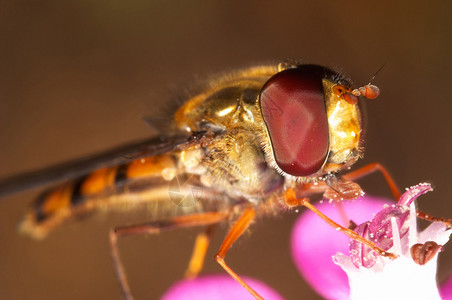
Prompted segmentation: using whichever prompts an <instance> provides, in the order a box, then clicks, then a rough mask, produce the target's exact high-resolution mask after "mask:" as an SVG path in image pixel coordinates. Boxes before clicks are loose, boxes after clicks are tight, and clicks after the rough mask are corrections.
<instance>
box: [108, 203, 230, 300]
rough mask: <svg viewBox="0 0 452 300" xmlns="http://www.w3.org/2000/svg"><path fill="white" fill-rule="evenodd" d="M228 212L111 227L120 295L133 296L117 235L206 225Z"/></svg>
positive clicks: (221, 219) (111, 242)
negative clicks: (120, 253)
mask: <svg viewBox="0 0 452 300" xmlns="http://www.w3.org/2000/svg"><path fill="white" fill-rule="evenodd" d="M227 216H228V213H219V212H207V213H202V214H194V215H187V216H180V217H176V218H172V219H169V220H166V221H156V222H149V223H144V224H137V225H130V226H124V227H118V228H113V229H111V230H110V247H111V255H112V258H113V263H114V267H115V272H116V276H117V278H118V281H119V284H120V286H121V292H122V296H123V298H124V299H126V300H132V299H133V296H132V293H131V291H130V286H129V283H128V281H127V276H126V273H125V270H124V265H123V264H122V261H121V257H120V255H119V250H118V237H121V236H130V235H137V234H156V233H160V232H163V231H168V230H171V229H178V228H184V227H192V226H208V225H212V224H215V223H219V222H221V221H223V220H224V219H225V218H226V217H227Z"/></svg>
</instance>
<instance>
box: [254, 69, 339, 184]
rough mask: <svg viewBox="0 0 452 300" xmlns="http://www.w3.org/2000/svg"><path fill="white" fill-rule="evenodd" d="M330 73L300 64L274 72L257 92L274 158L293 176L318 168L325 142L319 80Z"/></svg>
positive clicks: (323, 155)
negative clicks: (258, 92) (259, 91)
mask: <svg viewBox="0 0 452 300" xmlns="http://www.w3.org/2000/svg"><path fill="white" fill-rule="evenodd" d="M325 72H328V73H330V72H332V71H330V70H328V69H326V68H323V67H320V66H315V65H304V66H300V67H298V68H294V69H287V70H284V71H282V72H279V73H277V74H275V75H274V76H273V77H271V78H270V79H269V80H268V81H267V82H266V83H265V85H264V87H263V88H262V90H261V93H260V106H261V110H262V115H263V118H264V122H265V124H266V126H267V130H268V133H269V135H270V140H271V145H272V148H273V154H274V157H275V161H276V163H277V165H278V166H279V168H280V169H281V170H283V171H284V172H286V173H288V174H290V175H293V176H309V175H312V174H314V173H316V172H317V171H319V170H320V168H322V166H323V164H324V162H325V160H326V158H327V155H328V144H329V133H328V117H327V114H326V108H325V100H324V96H323V83H322V79H323V78H325V77H326V75H325Z"/></svg>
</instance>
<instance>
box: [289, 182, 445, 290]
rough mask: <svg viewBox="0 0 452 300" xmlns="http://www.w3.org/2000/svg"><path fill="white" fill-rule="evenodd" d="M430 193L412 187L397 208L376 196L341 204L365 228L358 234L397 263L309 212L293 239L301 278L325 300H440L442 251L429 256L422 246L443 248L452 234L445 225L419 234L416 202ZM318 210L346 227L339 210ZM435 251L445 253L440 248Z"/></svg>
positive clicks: (423, 186) (322, 207) (422, 187)
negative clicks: (438, 271)
mask: <svg viewBox="0 0 452 300" xmlns="http://www.w3.org/2000/svg"><path fill="white" fill-rule="evenodd" d="M429 190H431V187H430V185H427V184H421V185H418V186H415V187H412V188H410V189H408V191H407V192H406V193H404V194H403V195H402V197H401V199H400V200H399V202H398V203H397V204H395V205H394V204H393V203H391V202H390V201H387V200H382V199H378V198H372V197H363V198H361V199H358V200H356V201H354V202H348V203H343V204H342V205H343V208H344V210H345V213H346V215H347V216H348V217H349V218H350V219H351V220H353V221H354V222H355V223H357V224H361V225H359V226H358V227H357V228H356V229H355V231H356V232H358V233H360V234H361V235H362V236H365V237H367V238H368V239H370V240H372V241H374V242H375V243H377V244H378V245H379V246H380V247H382V248H383V249H384V250H388V251H389V252H395V253H396V254H397V255H399V258H397V259H395V260H390V259H388V258H384V257H381V256H378V255H376V253H374V252H373V251H372V250H371V249H369V248H367V247H366V246H364V245H362V244H361V243H358V242H355V241H351V242H350V241H349V239H348V238H347V237H346V236H345V235H343V234H341V233H339V232H337V231H336V230H334V229H333V228H331V227H329V226H328V225H326V224H325V223H324V222H323V221H322V220H320V218H318V217H317V216H316V215H315V214H314V213H312V212H310V211H307V212H305V213H304V214H303V215H302V216H301V217H300V219H299V220H298V221H297V223H296V225H295V228H294V231H293V234H292V254H293V257H294V260H295V263H296V265H297V267H298V269H299V270H300V272H301V274H302V275H303V276H304V277H305V279H306V280H307V281H308V282H309V283H310V284H311V285H312V287H313V288H314V289H315V290H316V291H317V292H318V293H319V294H320V295H322V296H324V297H325V298H328V299H350V298H352V299H395V298H397V297H399V298H404V299H406V298H411V299H413V298H419V297H421V296H423V297H424V299H435V298H437V299H439V292H438V288H437V285H436V266H437V264H436V261H437V256H438V251H436V252H435V251H430V252H429V251H426V250H425V249H426V248H425V247H424V248H422V246H423V245H424V244H425V243H426V242H429V243H430V242H436V243H437V244H439V245H444V244H445V243H446V242H447V241H448V240H449V235H450V234H451V232H452V231H451V230H447V229H446V226H445V225H444V224H442V223H433V224H431V225H430V226H429V227H428V228H427V229H426V230H424V231H423V232H421V233H418V231H417V227H416V217H415V210H414V205H413V204H412V203H413V202H414V200H415V199H416V198H417V197H418V196H419V195H420V194H422V193H425V192H427V191H429ZM383 204H386V205H385V206H386V207H383ZM410 207H411V208H410ZM317 208H318V209H319V210H320V211H322V212H324V213H325V214H326V215H328V216H329V217H331V218H332V219H333V220H335V221H336V222H338V223H341V218H340V216H339V210H338V209H337V208H336V207H335V206H334V205H332V204H327V203H324V204H320V205H318V206H317ZM375 213H377V214H376V215H375V216H374V217H372V215H373V214H375ZM368 220H370V221H368ZM349 243H350V246H349ZM418 243H419V244H420V245H419V246H415V247H414V248H416V247H417V248H416V249H418V252H417V253H418V256H417V263H416V262H415V261H414V260H413V258H412V257H411V253H410V250H411V248H412V246H413V245H414V244H418ZM428 245H430V244H428ZM432 245H433V244H432ZM348 248H350V253H351V254H350V256H348V255H344V254H342V253H348V252H349V249H348ZM422 249H424V250H422ZM435 249H436V250H440V249H441V246H437V247H436V248H435ZM419 251H420V252H419ZM422 251H424V252H422ZM337 252H342V253H337ZM427 254H428V255H427ZM332 256H334V263H333V261H332ZM419 263H424V264H423V265H420V264H419ZM335 264H337V265H339V266H340V268H339V267H338V266H336V265H335ZM344 271H345V272H344ZM450 285H452V283H450ZM407 287H409V288H407ZM451 289H452V287H449V285H446V286H444V289H443V290H442V296H443V297H447V295H446V294H445V293H449V292H450V290H451ZM398 293H400V294H398Z"/></svg>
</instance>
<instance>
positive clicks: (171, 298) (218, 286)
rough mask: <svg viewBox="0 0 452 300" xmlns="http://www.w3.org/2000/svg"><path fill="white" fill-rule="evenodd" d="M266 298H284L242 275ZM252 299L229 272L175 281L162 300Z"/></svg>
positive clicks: (275, 299) (276, 299) (279, 299)
mask: <svg viewBox="0 0 452 300" xmlns="http://www.w3.org/2000/svg"><path fill="white" fill-rule="evenodd" d="M242 279H243V280H245V282H246V283H248V284H249V285H250V286H251V287H252V288H253V289H254V290H255V291H256V292H258V293H259V294H260V295H261V296H262V297H264V299H271V300H282V299H283V297H282V296H280V295H279V294H278V293H277V292H276V291H274V290H273V289H272V288H270V287H269V286H268V285H266V284H264V283H262V282H261V281H259V280H256V279H251V278H248V277H242ZM182 299H183V300H229V299H237V300H242V299H244V300H245V299H246V300H251V299H254V298H253V297H252V296H251V295H250V293H248V292H247V291H246V290H245V289H244V288H243V287H242V286H241V285H240V284H239V283H237V282H236V281H235V280H234V279H233V278H232V277H231V276H229V275H227V274H212V275H203V276H200V277H198V278H195V279H183V280H180V281H178V282H176V283H174V284H173V285H172V286H171V287H170V288H169V289H168V290H167V291H166V292H165V294H164V295H163V296H162V298H161V300H182Z"/></svg>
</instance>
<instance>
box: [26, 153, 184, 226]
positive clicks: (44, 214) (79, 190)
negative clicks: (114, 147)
mask: <svg viewBox="0 0 452 300" xmlns="http://www.w3.org/2000/svg"><path fill="white" fill-rule="evenodd" d="M175 166H176V163H175V158H174V157H173V155H171V154H161V155H157V156H151V157H147V158H142V159H138V160H134V161H131V162H130V163H127V164H123V165H120V166H114V167H109V168H103V169H98V170H96V171H94V172H92V173H90V174H88V175H86V176H84V177H81V178H79V179H78V180H74V181H72V182H68V183H64V184H62V185H60V186H57V187H55V188H52V189H50V190H48V191H46V192H44V193H43V194H41V195H40V196H39V197H38V198H37V199H36V201H35V202H34V204H33V206H32V209H31V211H30V212H29V214H28V219H29V220H33V224H34V225H33V226H35V225H39V224H42V223H45V222H46V221H49V219H52V218H53V217H58V216H57V215H58V214H59V213H61V212H63V211H64V210H66V212H65V213H64V216H66V215H70V213H68V210H69V211H72V210H73V209H74V208H76V207H79V206H80V205H82V204H84V203H85V202H86V200H87V199H94V198H95V197H96V196H99V195H103V193H105V192H107V191H109V190H111V191H112V192H113V193H120V192H121V190H122V189H120V187H122V186H125V185H127V184H128V183H129V182H131V181H132V180H135V179H142V178H158V177H162V176H163V175H162V172H164V170H165V169H168V168H170V169H171V168H173V169H174V168H175ZM26 219H27V218H26ZM28 226H30V224H29V225H28Z"/></svg>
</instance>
